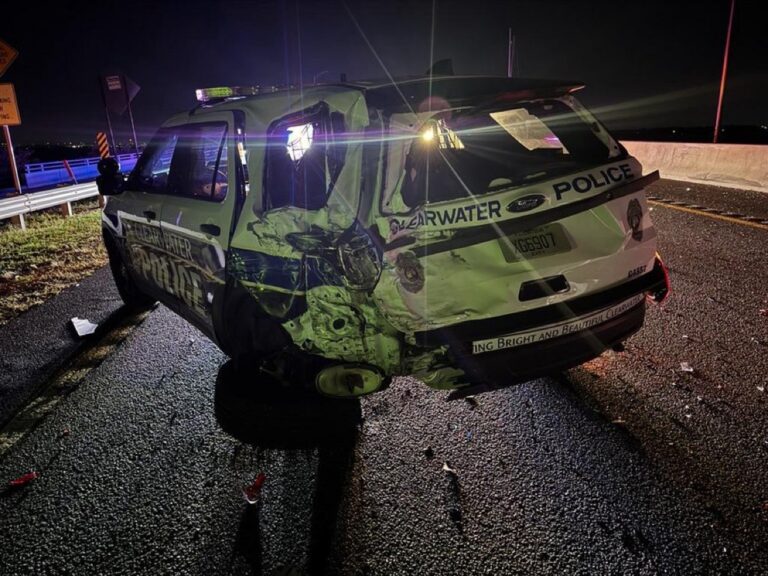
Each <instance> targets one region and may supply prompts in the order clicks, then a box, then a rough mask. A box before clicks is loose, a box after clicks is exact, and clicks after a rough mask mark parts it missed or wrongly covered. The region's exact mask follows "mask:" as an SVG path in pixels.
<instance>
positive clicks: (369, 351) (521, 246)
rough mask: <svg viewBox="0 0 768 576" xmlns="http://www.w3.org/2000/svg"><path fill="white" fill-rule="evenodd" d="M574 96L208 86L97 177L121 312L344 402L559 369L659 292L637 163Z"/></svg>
mask: <svg viewBox="0 0 768 576" xmlns="http://www.w3.org/2000/svg"><path fill="white" fill-rule="evenodd" d="M581 88H582V85H580V84H578V83H573V82H557V81H543V80H523V79H518V78H515V79H509V78H496V77H478V76H433V77H419V78H410V79H405V80H402V81H396V82H379V83H376V82H357V83H346V82H344V83H339V84H326V85H315V86H310V87H304V89H303V90H301V91H296V90H292V89H286V90H275V89H270V90H262V89H258V88H255V87H249V88H243V87H238V88H213V89H205V90H198V91H197V99H198V101H199V105H198V106H196V107H195V108H194V109H192V110H191V111H188V112H183V113H180V114H178V115H176V116H173V117H172V118H170V119H169V120H168V121H167V122H165V124H163V126H162V127H161V128H160V129H159V130H158V132H157V133H156V134H155V136H154V138H152V140H151V141H150V142H149V144H148V145H147V147H146V149H145V150H144V153H143V154H142V155H141V158H140V159H139V161H138V162H137V164H136V166H135V168H134V169H133V171H132V172H131V173H130V174H129V175H126V176H124V175H122V174H119V166H118V165H117V163H116V162H115V161H114V160H111V159H106V160H103V161H102V162H101V166H100V171H101V176H100V177H99V180H98V184H99V190H100V191H101V193H102V194H103V195H105V196H108V199H107V202H106V206H105V208H104V213H103V234H104V241H105V243H106V246H107V250H108V253H109V260H110V264H111V268H112V272H113V274H114V277H115V281H116V283H117V286H118V288H119V290H120V294H121V296H122V298H123V300H124V301H125V303H126V304H127V305H129V306H131V307H134V308H144V307H148V306H150V305H152V304H153V303H154V302H155V301H157V300H159V301H161V302H162V303H164V304H165V305H166V306H168V307H169V308H171V309H172V310H174V311H176V312H177V313H178V314H180V315H181V316H183V317H184V318H186V319H187V320H188V321H189V322H191V323H192V324H194V325H195V326H196V327H197V328H199V329H200V330H202V331H203V332H204V333H205V334H206V335H208V337H210V338H211V339H212V340H213V341H214V342H216V343H217V344H218V346H219V347H220V348H221V349H222V350H223V351H224V352H226V353H227V354H228V355H230V356H231V357H233V358H237V359H238V362H240V363H241V364H242V363H245V365H246V366H248V367H249V370H250V372H249V373H250V374H252V379H253V384H254V385H257V384H258V381H259V379H260V376H259V375H264V374H268V375H270V377H271V381H275V380H277V381H279V382H281V383H284V384H285V385H286V386H289V387H296V388H302V389H307V388H309V389H311V390H313V391H316V392H319V393H320V394H321V395H325V396H335V397H357V396H361V395H363V394H368V393H371V392H374V391H376V390H380V389H381V388H383V387H385V386H386V385H387V384H388V383H389V381H390V380H391V378H392V377H393V376H395V375H414V376H416V377H418V378H419V379H421V380H422V381H423V382H424V383H426V384H427V385H428V386H430V387H432V388H436V389H442V390H453V391H454V395H463V394H469V393H474V392H477V391H480V390H485V389H489V388H493V387H498V386H504V385H508V384H511V383H514V382H519V381H521V380H524V379H529V378H532V377H536V376H540V375H543V374H549V373H552V372H556V371H560V370H563V369H566V368H569V367H572V366H575V365H578V364H580V363H582V362H585V361H587V360H589V359H591V358H594V357H596V356H598V355H599V354H601V353H602V352H603V351H604V350H605V349H607V348H609V347H611V346H615V345H617V344H619V343H621V342H622V341H624V340H625V339H626V338H628V337H629V336H630V335H632V334H633V333H635V332H636V331H637V330H639V329H640V327H641V326H642V324H643V320H644V316H645V306H646V301H648V300H651V301H655V302H659V301H661V300H662V299H663V298H664V297H665V296H666V294H667V292H668V280H667V275H666V271H665V269H664V266H663V264H662V262H661V260H660V258H659V257H658V255H657V253H656V231H655V229H654V227H653V224H652V223H651V219H650V216H649V213H648V207H647V204H646V200H645V196H644V192H643V189H644V188H645V187H646V186H648V185H649V184H650V183H652V182H653V181H655V180H656V179H658V177H659V176H658V173H657V172H654V173H652V174H648V175H645V176H644V175H643V174H642V168H641V166H640V164H639V163H638V162H637V160H635V159H634V158H633V157H631V156H630V155H629V154H628V153H627V151H626V150H625V149H624V148H623V147H622V146H621V144H620V143H619V142H617V141H616V140H615V139H614V138H613V137H612V136H611V135H610V134H609V132H608V131H607V130H606V129H605V127H604V126H603V125H602V124H601V123H600V122H599V121H598V120H597V119H596V118H595V117H594V116H593V115H592V114H591V113H590V112H589V111H588V110H586V109H585V108H584V107H583V106H582V105H581V104H580V103H579V102H578V100H576V98H575V97H574V93H575V92H576V91H577V90H579V89H581Z"/></svg>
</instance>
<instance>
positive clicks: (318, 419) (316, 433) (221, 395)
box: [214, 361, 361, 448]
mask: <svg viewBox="0 0 768 576" xmlns="http://www.w3.org/2000/svg"><path fill="white" fill-rule="evenodd" d="M251 366H253V365H251ZM214 403H215V413H216V420H217V421H218V423H219V425H220V426H221V428H222V429H223V430H224V431H225V432H227V433H229V434H231V435H232V436H234V437H235V438H237V439H239V440H241V441H243V442H248V443H253V444H256V445H258V446H263V447H279V448H302V447H312V446H318V445H322V444H327V443H336V442H338V441H340V440H342V439H343V438H345V437H350V436H354V435H355V434H356V433H357V425H358V424H359V422H360V420H361V415H360V414H361V412H360V402H359V401H358V400H357V399H333V398H325V397H322V396H320V395H318V394H316V393H314V392H312V391H309V390H303V389H300V388H294V387H288V386H286V385H284V384H282V383H281V382H279V381H278V380H276V379H274V378H272V377H270V376H269V375H267V374H265V373H264V372H260V371H259V370H258V369H257V368H254V369H248V368H246V364H245V363H243V362H238V363H235V362H233V361H229V362H227V363H225V364H224V365H223V366H222V367H221V368H220V369H219V374H218V378H217V380H216V392H215V396H214Z"/></svg>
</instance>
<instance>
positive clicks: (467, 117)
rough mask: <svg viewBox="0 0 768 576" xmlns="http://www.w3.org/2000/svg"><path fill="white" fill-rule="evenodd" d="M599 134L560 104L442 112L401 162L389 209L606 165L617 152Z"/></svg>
mask: <svg viewBox="0 0 768 576" xmlns="http://www.w3.org/2000/svg"><path fill="white" fill-rule="evenodd" d="M598 130H600V128H598V127H597V126H596V125H592V124H589V123H587V122H586V121H585V120H584V119H582V117H581V116H579V115H578V114H576V113H575V112H574V111H573V110H572V109H571V108H570V107H569V106H568V105H566V104H565V103H564V102H562V101H560V100H537V101H531V102H516V103H514V104H508V105H507V106H506V107H504V108H492V109H479V108H458V109H452V110H445V111H441V112H439V113H437V114H435V115H433V116H432V117H430V118H429V119H427V120H426V121H425V122H424V123H423V124H422V125H421V126H420V127H419V128H418V132H417V135H416V137H414V138H412V139H411V140H410V142H409V143H408V148H407V152H406V153H405V154H404V155H400V156H399V157H400V158H401V159H402V166H401V168H402V170H401V172H400V177H399V181H398V183H397V189H396V191H395V194H396V195H398V196H399V198H397V199H396V200H397V201H395V202H392V206H393V207H395V206H398V205H400V206H402V205H404V206H403V207H404V208H405V207H407V208H408V209H412V208H415V207H417V206H420V205H422V204H426V203H429V202H440V201H444V200H453V199H457V198H463V197H469V196H473V195H482V194H486V193H488V192H495V191H498V190H503V189H506V188H511V187H514V186H520V185H523V184H528V183H531V182H535V181H537V180H542V179H549V178H552V177H554V176H556V175H558V174H563V173H568V172H573V171H576V170H581V169H583V168H586V167H589V166H593V165H595V164H600V163H603V162H606V161H608V160H609V159H610V158H611V156H612V155H615V153H616V152H615V149H614V150H613V151H612V150H611V148H609V147H608V146H607V145H606V144H605V143H604V141H603V140H602V139H601V138H600V137H598V134H597V133H596V132H597V131H598ZM395 157H397V155H395ZM390 174H391V172H390Z"/></svg>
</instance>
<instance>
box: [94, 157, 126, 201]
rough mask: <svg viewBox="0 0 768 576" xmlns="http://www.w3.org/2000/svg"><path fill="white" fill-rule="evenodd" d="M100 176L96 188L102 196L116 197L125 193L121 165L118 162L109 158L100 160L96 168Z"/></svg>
mask: <svg viewBox="0 0 768 576" xmlns="http://www.w3.org/2000/svg"><path fill="white" fill-rule="evenodd" d="M96 167H97V168H98V170H99V174H100V175H99V176H98V177H97V178H96V187H97V188H98V189H99V194H101V195H102V196H114V195H115V194H120V192H122V191H123V177H122V175H121V174H120V164H118V162H117V160H115V159H114V158H112V157H111V156H108V157H106V158H102V159H101V160H99V163H98V164H97V166H96Z"/></svg>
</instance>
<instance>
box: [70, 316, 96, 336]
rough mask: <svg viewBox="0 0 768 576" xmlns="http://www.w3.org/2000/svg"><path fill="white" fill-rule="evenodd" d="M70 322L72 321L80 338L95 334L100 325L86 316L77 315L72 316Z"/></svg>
mask: <svg viewBox="0 0 768 576" xmlns="http://www.w3.org/2000/svg"><path fill="white" fill-rule="evenodd" d="M70 322H72V327H73V328H74V329H75V332H77V335H78V336H80V338H82V337H83V336H88V335H89V334H93V333H94V332H96V328H98V327H99V325H98V324H94V323H93V322H89V321H88V320H87V319H86V318H78V317H77V316H75V317H74V318H72V320H70Z"/></svg>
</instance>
